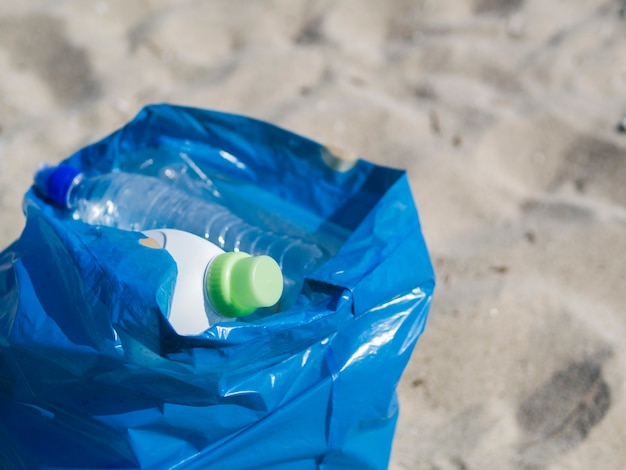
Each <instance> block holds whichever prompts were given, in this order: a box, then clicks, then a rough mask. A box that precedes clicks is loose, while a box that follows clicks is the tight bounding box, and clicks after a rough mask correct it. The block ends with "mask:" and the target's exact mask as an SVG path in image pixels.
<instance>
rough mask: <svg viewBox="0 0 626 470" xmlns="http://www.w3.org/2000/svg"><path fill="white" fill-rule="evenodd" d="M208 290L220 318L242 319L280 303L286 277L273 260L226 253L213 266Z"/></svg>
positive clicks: (210, 266)
mask: <svg viewBox="0 0 626 470" xmlns="http://www.w3.org/2000/svg"><path fill="white" fill-rule="evenodd" d="M206 288H207V294H208V297H209V300H210V301H211V303H212V304H213V307H214V308H215V310H216V311H217V312H218V313H219V314H221V315H224V316H225V317H242V316H245V315H250V314H251V313H252V312H254V311H255V310H256V309H257V308H260V307H271V306H272V305H274V304H276V302H278V300H279V299H280V296H281V295H282V293H283V275H282V272H281V271H280V267H279V266H278V264H277V263H276V261H274V260H273V259H272V258H270V257H269V256H265V255H263V256H250V255H249V254H247V253H242V252H229V253H222V254H220V255H218V256H216V257H215V259H214V260H213V261H212V262H211V264H210V265H209V269H208V272H207V277H206Z"/></svg>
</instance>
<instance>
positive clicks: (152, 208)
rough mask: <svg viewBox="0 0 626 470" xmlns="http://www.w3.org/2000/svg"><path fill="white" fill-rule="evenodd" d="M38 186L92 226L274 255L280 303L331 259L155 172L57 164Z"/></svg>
mask: <svg viewBox="0 0 626 470" xmlns="http://www.w3.org/2000/svg"><path fill="white" fill-rule="evenodd" d="M35 187H36V188H37V189H38V190H39V191H40V192H41V193H43V195H44V196H47V197H49V198H50V199H52V200H53V201H55V202H56V203H58V204H60V205H61V206H63V207H65V208H67V209H68V210H70V211H71V214H72V217H73V218H75V219H77V220H82V221H83V222H86V223H89V224H93V225H106V226H110V227H117V228H121V229H126V230H136V231H142V230H150V229H161V228H176V229H178V230H183V231H185V232H190V233H193V234H196V235H199V236H201V237H204V238H206V239H208V240H209V241H211V242H212V243H214V244H215V245H217V246H218V247H220V248H221V249H223V250H225V251H235V252H237V251H245V252H247V253H250V254H252V255H268V256H271V257H272V258H274V259H275V260H276V262H277V263H278V264H279V266H280V268H281V270H282V272H283V277H284V281H285V286H284V287H285V288H284V291H285V294H284V296H283V301H282V302H281V303H282V304H285V303H290V302H291V301H292V300H293V299H294V296H295V295H297V293H298V291H299V290H300V288H301V285H302V281H303V278H304V275H305V274H307V273H309V272H311V271H312V270H313V269H315V268H316V267H318V266H319V265H320V264H321V263H322V262H324V261H325V260H326V259H327V257H328V254H327V252H326V251H324V250H322V249H321V248H320V247H318V246H316V245H315V244H312V243H308V242H306V241H305V240H303V239H302V238H299V237H293V236H290V235H288V234H277V233H272V232H270V231H266V230H263V229H261V228H259V227H257V226H254V225H251V224H249V223H247V222H245V221H244V220H242V219H241V218H240V217H239V216H237V215H236V214H234V213H233V212H232V211H231V210H229V209H228V208H226V207H225V206H224V205H222V204H220V203H218V202H214V201H210V200H208V199H206V198H200V197H197V196H194V195H191V194H189V193H188V192H185V191H183V190H181V189H177V188H175V187H172V186H171V185H169V184H167V182H164V181H162V180H160V179H159V178H155V177H152V176H147V175H142V174H138V173H126V172H113V173H106V174H102V175H98V176H93V177H86V176H85V175H84V174H83V173H81V172H80V171H79V170H78V169H76V168H74V167H71V166H68V165H59V166H55V167H43V168H41V169H39V170H38V171H37V173H36V174H35Z"/></svg>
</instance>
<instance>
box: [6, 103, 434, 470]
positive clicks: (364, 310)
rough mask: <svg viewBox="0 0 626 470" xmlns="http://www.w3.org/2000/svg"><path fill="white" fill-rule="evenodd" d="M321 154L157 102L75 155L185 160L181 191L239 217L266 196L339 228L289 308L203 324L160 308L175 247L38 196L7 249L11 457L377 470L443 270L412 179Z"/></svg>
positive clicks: (124, 166) (121, 164) (51, 464)
mask: <svg viewBox="0 0 626 470" xmlns="http://www.w3.org/2000/svg"><path fill="white" fill-rule="evenodd" d="M328 152H329V150H328V149H327V148H325V147H323V146H322V145H320V144H318V143H316V142H313V141H311V140H309V139H306V138H304V137H301V136H298V135H295V134H293V133H290V132H288V131H286V130H283V129H280V128H278V127H276V126H273V125H270V124H268V123H265V122H262V121H258V120H254V119H250V118H247V117H243V116H237V115H231V114H226V113H220V112H214V111H208V110H201V109H196V108H189V107H178V106H171V105H154V106H148V107H146V108H144V109H143V110H141V112H140V113H139V114H138V115H137V116H136V117H135V118H134V119H133V120H132V121H131V122H129V123H128V124H127V125H126V126H124V127H123V128H121V129H120V130H118V131H116V132H114V133H113V134H111V135H110V136H108V137H106V138H104V139H103V140H101V141H99V142H97V143H95V144H92V145H90V146H87V147H85V148H83V149H81V150H79V151H78V152H77V153H75V154H74V155H72V156H70V157H69V158H68V159H67V160H66V163H68V164H71V165H74V166H77V167H79V168H80V169H82V170H83V171H84V172H85V173H86V174H100V173H107V172H111V171H140V170H142V169H143V170H146V168H147V169H148V170H149V167H151V166H154V168H160V166H159V165H160V163H159V159H160V158H164V159H170V160H171V161H174V160H172V158H174V157H175V156H178V157H180V158H181V159H182V160H184V161H185V162H186V163H185V165H186V166H184V167H182V166H181V170H185V171H187V176H188V178H187V180H186V182H185V181H183V182H182V183H181V184H187V185H188V186H189V187H190V188H193V187H194V184H196V183H198V182H203V184H204V183H207V182H213V183H214V184H216V185H218V186H219V189H220V190H221V191H222V192H223V193H224V194H231V195H232V196H233V199H234V200H235V202H234V204H238V205H239V206H241V207H240V209H241V210H242V211H244V212H245V211H246V210H247V209H246V207H247V206H246V204H245V201H246V200H247V201H257V202H258V201H273V203H275V206H274V207H272V208H271V211H270V212H272V211H273V212H272V213H275V214H277V217H275V219H276V220H279V219H281V218H284V219H285V220H288V221H289V223H287V224H286V225H285V227H287V228H289V227H291V226H293V227H300V228H302V227H304V229H302V230H301V231H302V233H305V234H308V236H310V238H311V240H315V239H316V238H315V237H316V236H318V235H319V234H320V233H322V232H324V233H327V232H328V231H324V230H323V228H324V226H329V227H334V228H335V231H336V232H337V233H338V234H339V235H336V236H334V238H333V240H335V242H334V245H333V243H330V242H329V243H328V246H334V248H333V253H332V256H330V258H329V259H328V261H326V262H325V263H324V264H322V265H321V266H319V267H318V268H317V269H315V270H314V271H313V272H310V273H308V274H307V276H306V281H305V284H304V288H303V293H304V294H303V295H301V296H299V298H298V300H297V301H295V302H294V303H293V305H291V306H290V307H288V308H285V309H283V310H282V311H280V312H277V313H273V314H271V315H261V314H259V315H256V316H255V315H253V316H252V317H251V318H249V319H246V320H245V321H238V322H228V323H223V324H222V323H220V324H217V325H214V326H212V327H211V328H209V329H208V330H207V331H206V332H205V333H203V334H201V335H197V336H179V335H177V334H176V332H175V331H174V330H173V329H172V327H171V325H170V324H169V322H168V320H167V312H168V308H169V305H170V302H171V298H172V293H173V289H174V285H175V281H176V275H177V271H176V264H175V262H174V260H173V259H172V258H171V257H170V256H169V255H168V254H167V252H166V251H165V250H153V249H150V248H146V247H143V246H142V245H140V244H139V243H138V240H139V238H141V235H139V234H138V233H137V232H131V231H124V230H118V229H115V228H110V227H101V226H92V225H88V224H85V223H82V222H80V221H77V220H73V218H72V217H68V216H67V214H65V213H63V211H61V210H60V209H59V208H58V207H56V206H54V205H53V204H50V203H49V202H48V201H46V200H44V199H42V198H41V197H40V196H39V195H38V193H37V192H35V191H33V190H32V189H31V190H29V191H28V192H27V193H26V195H25V199H24V212H25V215H26V224H25V228H24V231H23V233H22V234H21V236H20V237H19V239H17V240H16V241H15V242H14V243H13V244H11V245H10V246H9V247H7V248H6V249H5V250H4V251H3V252H2V253H1V254H0V463H1V465H0V467H2V468H3V469H87V468H89V469H95V468H100V469H102V468H131V469H174V468H176V469H213V468H215V469H309V468H310V469H314V468H316V469H347V468H353V469H359V470H362V469H382V468H386V467H387V465H388V461H389V456H390V449H391V443H392V438H393V434H394V429H395V425H396V419H397V416H398V403H397V399H396V386H397V384H398V381H399V379H400V376H401V374H402V371H403V369H404V368H405V366H406V364H407V361H408V360H409V357H410V355H411V352H412V350H413V349H414V346H415V344H416V342H417V340H418V338H419V336H420V335H421V333H422V332H423V330H424V326H425V322H426V318H427V313H428V309H429V306H430V303H431V298H432V294H433V289H434V274H433V269H432V266H431V263H430V260H429V256H428V252H427V248H426V246H425V243H424V239H423V237H422V234H421V230H420V224H419V219H418V215H417V210H416V208H415V205H414V202H413V198H412V196H411V192H410V189H409V185H408V180H407V176H406V174H405V172H403V171H400V170H396V169H391V168H386V167H382V166H378V165H374V164H372V163H369V162H367V161H363V160H359V161H357V162H356V163H355V165H354V166H353V167H352V168H349V169H346V170H344V171H336V170H334V169H333V168H331V167H329V165H328V164H327V161H328V159H327V158H325V157H327V156H328V155H327V154H328ZM172 155H173V156H174V157H172ZM168 168H169V170H170V171H171V169H172V168H171V166H170V167H168ZM190 169H191V170H190ZM192 170H193V171H192ZM185 171H181V172H179V173H177V175H180V174H185ZM194 178H195V179H194ZM183 179H184V178H183ZM207 184H208V183H207ZM229 191H230V193H229ZM237 198H239V199H237ZM257 212H258V211H255V210H250V213H249V214H246V215H247V216H249V217H253V216H254V215H255V214H256V213H257ZM261 213H262V211H261ZM331 238H332V237H331ZM320 240H321V238H320Z"/></svg>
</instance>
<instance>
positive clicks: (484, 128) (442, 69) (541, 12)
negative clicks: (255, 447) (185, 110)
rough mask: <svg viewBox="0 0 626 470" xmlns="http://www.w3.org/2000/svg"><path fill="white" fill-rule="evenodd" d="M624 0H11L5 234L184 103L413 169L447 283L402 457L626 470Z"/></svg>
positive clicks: (426, 469) (456, 463)
mask: <svg viewBox="0 0 626 470" xmlns="http://www.w3.org/2000/svg"><path fill="white" fill-rule="evenodd" d="M625 10H626V6H625V4H624V2H621V1H608V0H606V1H599V0H555V1H550V2H548V1H542V0H473V1H466V2H460V1H453V0H437V1H435V0H415V1H410V0H389V1H374V0H319V1H315V0H312V1H306V0H267V1H264V2H261V1H257V0H253V1H252V0H247V1H244V0H236V1H232V0H230V1H229V0H210V1H180V2H178V1H174V0H154V1H149V0H145V1H136V2H128V1H127V2H124V1H121V0H118V1H104V0H103V1H83V2H71V1H67V0H56V1H53V0H49V1H42V0H37V1H35V0H32V1H29V2H14V1H9V0H1V1H0V218H1V221H2V222H1V224H0V245H1V246H6V245H8V244H9V243H11V241H13V240H14V239H15V238H17V237H18V236H19V234H20V232H21V230H22V228H23V225H24V217H23V215H22V213H21V207H20V206H21V199H22V195H23V193H24V192H25V191H26V189H27V188H28V187H29V185H30V182H31V175H32V173H33V171H34V169H35V167H36V166H37V164H38V163H39V162H41V161H47V162H56V161H59V160H61V159H62V158H65V157H66V156H68V155H69V154H71V153H72V152H73V151H75V150H77V149H78V148H80V147H82V146H83V145H85V144H87V143H90V142H93V141H95V140H96V139H99V138H101V137H103V136H105V135H106V134H108V133H110V132H111V131H113V130H114V129H117V128H118V127H119V126H121V125H123V124H124V123H125V122H127V121H128V120H129V119H130V118H131V117H132V116H133V115H135V114H136V112H137V111H138V110H139V109H140V108H141V107H142V106H143V105H145V104H149V103H155V102H171V103H178V104H186V105H193V106H199V107H205V108H211V109H218V110H223V111H228V112H234V113H241V114H246V115H249V116H253V117H257V118H260V119H264V120H268V121H271V122H274V123H276V124H278V125H280V126H283V127H286V128H288V129H290V130H293V131H295V132H298V133H301V134H304V135H306V136H309V137H311V138H314V139H316V140H319V141H322V142H324V143H327V144H331V145H334V146H337V147H340V148H343V149H345V151H346V152H348V153H351V154H354V155H359V156H361V157H363V158H366V159H368V160H371V161H374V162H377V163H381V164H385V165H391V166H395V167H401V168H405V169H406V170H407V171H408V173H409V176H410V180H411V184H412V189H413V193H414V197H415V200H416V203H417V205H418V207H419V210H420V215H421V220H422V224H423V230H424V234H425V236H426V239H427V242H428V244H429V248H430V251H431V255H432V258H433V261H434V264H435V268H436V271H437V278H438V287H437V291H436V295H435V301H434V303H433V307H432V310H431V316H430V319H429V323H428V325H427V328H426V332H425V334H424V335H423V337H422V338H421V339H420V341H419V343H418V345H417V348H416V350H415V353H414V354H413V357H412V360H411V362H410V364H409V366H408V367H407V369H406V372H405V374H404V376H403V379H402V381H401V383H400V384H399V387H398V390H399V398H400V405H401V413H400V420H399V423H398V428H397V435H396V439H395V441H394V448H393V454H392V458H391V462H390V468H391V469H394V470H400V469H411V470H418V469H419V470H448V469H455V470H468V469H472V470H484V469H523V470H531V469H550V470H557V469H558V470H564V469H581V470H582V469H589V468H598V469H603V470H610V469H616V470H617V469H620V470H621V469H623V468H625V467H626V450H624V444H623V443H624V442H625V441H626V427H625V426H624V422H626V402H625V400H624V398H625V397H626V393H625V392H626V389H625V386H626V385H625V383H624V371H625V370H626V349H625V347H624V344H625V343H624V341H623V338H624V337H625V336H626V316H625V315H624V306H625V305H626V281H625V278H626V262H625V261H624V257H625V255H626V207H625V206H626V184H625V183H626V155H625V152H624V150H625V149H626V134H622V133H619V132H618V131H617V128H616V126H617V125H618V123H619V122H620V121H621V120H622V118H623V115H624V113H626V103H625V102H624V99H623V96H624V92H625V91H626V18H625Z"/></svg>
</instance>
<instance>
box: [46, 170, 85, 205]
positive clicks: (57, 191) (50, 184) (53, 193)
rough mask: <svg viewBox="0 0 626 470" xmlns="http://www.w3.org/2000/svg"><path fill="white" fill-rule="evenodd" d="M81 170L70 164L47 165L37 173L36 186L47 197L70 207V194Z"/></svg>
mask: <svg viewBox="0 0 626 470" xmlns="http://www.w3.org/2000/svg"><path fill="white" fill-rule="evenodd" d="M80 173H81V172H80V170H79V169H78V168H74V167H71V166H68V165H58V166H45V167H43V168H40V169H39V170H38V171H37V173H36V174H35V187H36V188H37V189H38V190H39V191H40V192H41V193H42V194H43V195H44V196H46V197H48V198H50V199H52V200H53V201H54V202H56V203H57V204H60V205H62V206H63V207H68V194H69V191H70V188H71V186H72V183H73V182H74V180H75V179H76V177H78V175H80Z"/></svg>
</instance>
